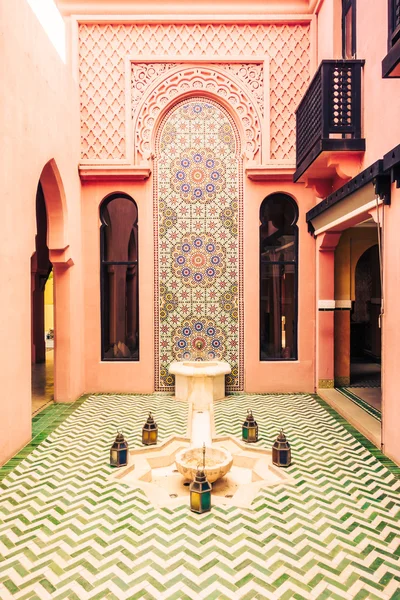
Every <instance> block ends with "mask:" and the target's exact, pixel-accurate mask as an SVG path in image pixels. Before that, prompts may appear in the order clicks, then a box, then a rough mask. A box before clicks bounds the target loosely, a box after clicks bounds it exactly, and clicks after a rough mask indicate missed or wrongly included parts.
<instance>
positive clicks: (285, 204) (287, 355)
mask: <svg viewBox="0 0 400 600" xmlns="http://www.w3.org/2000/svg"><path fill="white" fill-rule="evenodd" d="M297 219H298V209H297V205H296V203H295V202H294V200H292V198H291V197H290V196H288V195H286V194H271V195H270V196H267V198H265V200H264V201H263V203H262V204H261V209H260V221H261V225H260V360H295V359H297V268H298V264H297V262H298V260H297V259H298V256H297V255H298V243H297V237H298V228H297V225H296V222H297Z"/></svg>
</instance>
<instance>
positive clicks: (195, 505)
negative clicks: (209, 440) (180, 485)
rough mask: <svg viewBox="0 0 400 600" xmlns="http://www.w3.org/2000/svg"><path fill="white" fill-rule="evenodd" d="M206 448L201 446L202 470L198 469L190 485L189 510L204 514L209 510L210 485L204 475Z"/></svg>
mask: <svg viewBox="0 0 400 600" xmlns="http://www.w3.org/2000/svg"><path fill="white" fill-rule="evenodd" d="M205 464H206V448H205V445H203V468H201V467H198V468H197V472H196V475H195V477H194V480H193V481H192V483H191V484H190V488H189V489H190V510H191V511H192V512H196V513H204V512H208V511H209V510H211V489H212V486H211V483H210V482H209V481H208V479H207V477H206V473H205Z"/></svg>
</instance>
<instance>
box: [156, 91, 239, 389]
mask: <svg viewBox="0 0 400 600" xmlns="http://www.w3.org/2000/svg"><path fill="white" fill-rule="evenodd" d="M241 173H242V163H241V159H240V148H239V137H238V134H237V130H236V127H235V125H234V123H233V121H232V120H231V118H230V116H229V115H228V113H227V112H226V111H225V109H224V108H222V106H220V105H219V104H218V103H216V102H214V101H212V100H209V99H208V98H201V97H199V98H191V99H187V100H185V101H183V102H180V103H179V104H177V105H175V106H174V107H173V108H172V109H171V110H170V111H169V113H168V114H167V115H166V117H165V118H164V120H163V122H162V124H161V126H160V130H159V133H158V139H157V156H156V170H155V186H154V211H155V227H156V232H155V238H156V240H157V244H156V257H155V273H156V282H155V287H156V315H155V323H156V335H155V340H156V341H155V344H156V347H155V356H156V365H155V373H156V375H155V376H156V381H155V388H156V390H158V391H172V390H173V385H174V380H173V377H172V376H170V375H169V374H168V366H169V364H170V363H171V362H172V361H173V360H185V359H189V358H190V359H192V360H195V359H199V358H205V359H218V360H226V361H227V362H228V363H229V364H230V365H231V367H232V375H230V376H228V377H227V380H226V382H227V388H228V390H230V391H238V390H242V389H243V309H242V305H243V290H242V282H243V260H242V211H243V208H242V195H243V194H242V186H243V183H242V176H241ZM197 342H200V345H201V347H202V349H201V351H199V350H198V349H197Z"/></svg>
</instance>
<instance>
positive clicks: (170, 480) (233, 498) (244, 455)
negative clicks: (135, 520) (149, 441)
mask: <svg viewBox="0 0 400 600" xmlns="http://www.w3.org/2000/svg"><path fill="white" fill-rule="evenodd" d="M189 448H190V440H189V439H188V438H184V437H179V436H174V437H171V438H169V439H168V440H166V441H165V442H163V443H162V444H160V445H159V446H153V447H147V448H139V449H137V450H131V451H130V452H129V464H128V466H127V467H123V468H121V469H118V470H117V471H116V472H115V473H113V474H112V475H111V476H110V478H111V479H112V480H114V481H119V482H120V483H125V484H126V485H128V486H130V487H132V488H135V489H138V488H139V489H141V490H143V492H144V493H145V494H146V496H147V498H148V499H149V501H150V502H151V503H152V504H153V505H154V506H157V507H160V508H161V507H166V508H167V507H168V508H174V507H176V506H180V505H182V504H187V505H188V503H189V484H190V482H191V481H190V479H185V478H184V477H182V475H181V474H180V473H179V471H178V469H177V468H176V465H175V461H176V456H177V455H178V454H179V453H181V452H182V451H183V450H189ZM212 448H213V449H216V450H217V449H221V450H223V451H225V453H230V454H231V455H232V462H233V464H232V467H231V470H230V471H229V472H228V473H227V474H226V475H225V476H223V477H221V478H220V479H218V481H216V482H215V483H213V484H212V486H213V489H212V503H213V505H217V506H218V505H219V506H237V507H241V508H251V504H252V502H253V500H254V498H255V497H256V495H257V494H258V493H259V491H260V490H261V489H263V488H266V487H271V486H277V485H285V484H290V483H293V480H292V478H291V477H290V476H289V475H288V473H287V471H283V470H282V469H279V468H278V467H274V465H273V464H272V454H271V451H270V450H264V449H262V448H254V447H252V448H249V446H248V445H247V444H244V443H242V442H240V441H239V440H237V439H235V438H234V437H232V436H224V437H217V438H214V439H213V441H212Z"/></svg>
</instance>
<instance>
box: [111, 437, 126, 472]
mask: <svg viewBox="0 0 400 600" xmlns="http://www.w3.org/2000/svg"><path fill="white" fill-rule="evenodd" d="M127 464H128V442H127V441H126V440H125V438H124V436H123V435H122V432H120V431H118V433H117V437H116V438H115V442H114V443H113V445H112V446H111V449H110V466H111V467H125V466H126V465H127Z"/></svg>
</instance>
